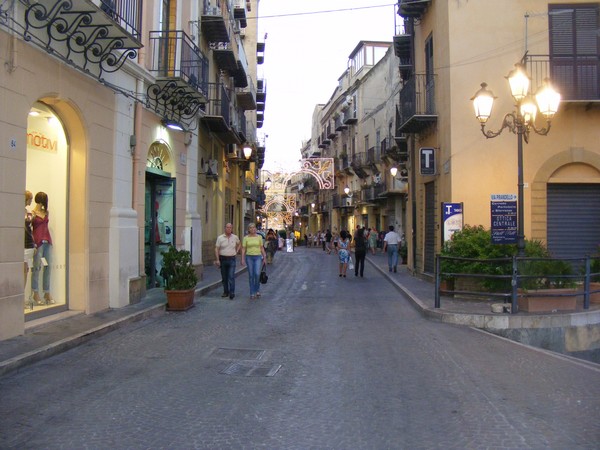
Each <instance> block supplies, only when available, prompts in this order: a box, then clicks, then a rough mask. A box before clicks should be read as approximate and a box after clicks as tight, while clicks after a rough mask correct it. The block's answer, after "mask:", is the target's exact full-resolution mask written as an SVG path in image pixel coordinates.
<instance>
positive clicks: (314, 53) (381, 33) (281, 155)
mask: <svg viewBox="0 0 600 450" xmlns="http://www.w3.org/2000/svg"><path fill="white" fill-rule="evenodd" d="M396 4H397V1H396V2H395V1H393V0H301V1H298V0H260V4H259V10H258V15H259V22H258V28H259V34H258V35H259V41H260V38H261V37H263V36H264V35H265V34H266V36H267V37H266V39H265V53H264V56H265V62H264V64H262V65H259V66H258V77H259V78H261V77H262V78H264V79H265V80H266V84H267V99H266V104H265V120H264V124H263V127H262V128H260V129H259V130H258V132H259V133H260V132H262V133H264V134H265V136H266V143H265V146H266V154H265V164H264V166H263V169H266V170H270V171H280V170H284V171H285V169H290V168H292V169H293V166H294V164H297V161H298V160H299V159H300V158H301V155H300V149H301V147H302V142H303V141H306V140H308V139H310V137H311V136H310V134H311V122H312V114H313V111H314V108H315V106H316V105H317V104H319V103H323V104H324V103H327V101H328V100H329V99H330V97H331V95H332V94H333V92H334V90H335V87H336V86H337V81H338V78H339V77H340V76H341V75H342V73H343V72H344V71H345V70H346V68H347V65H348V55H350V53H351V52H352V50H354V48H355V47H356V45H357V44H358V42H359V41H361V40H374V41H390V42H391V41H392V38H393V36H394V26H395V21H397V22H399V19H400V17H399V16H397V15H396V8H395V5H396ZM254 14H255V12H254V11H252V12H251V13H250V14H249V16H250V17H252V15H254Z"/></svg>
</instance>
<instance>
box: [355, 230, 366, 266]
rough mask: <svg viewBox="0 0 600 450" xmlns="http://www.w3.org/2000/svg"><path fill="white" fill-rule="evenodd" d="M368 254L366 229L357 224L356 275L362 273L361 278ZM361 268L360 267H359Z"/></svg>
mask: <svg viewBox="0 0 600 450" xmlns="http://www.w3.org/2000/svg"><path fill="white" fill-rule="evenodd" d="M366 256H367V239H366V237H365V229H364V228H361V227H360V225H356V232H355V233H354V257H355V258H356V261H355V262H354V276H355V277H357V276H358V274H359V273H360V276H361V278H362V277H363V274H364V272H365V257H366ZM359 268H360V269H359Z"/></svg>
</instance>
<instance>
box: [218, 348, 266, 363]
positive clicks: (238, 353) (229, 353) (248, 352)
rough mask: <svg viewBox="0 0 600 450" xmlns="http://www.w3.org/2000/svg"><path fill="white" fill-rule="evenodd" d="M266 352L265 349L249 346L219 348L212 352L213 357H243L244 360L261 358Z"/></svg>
mask: <svg viewBox="0 0 600 450" xmlns="http://www.w3.org/2000/svg"><path fill="white" fill-rule="evenodd" d="M264 354H265V350H255V349H249V348H218V349H216V350H215V351H214V352H212V355H211V356H213V357H215V358H221V359H242V360H246V361H248V360H257V361H258V360H260V359H261V358H262V357H263V355H264Z"/></svg>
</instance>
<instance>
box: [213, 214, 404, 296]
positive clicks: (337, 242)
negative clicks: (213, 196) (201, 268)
mask: <svg viewBox="0 0 600 450" xmlns="http://www.w3.org/2000/svg"><path fill="white" fill-rule="evenodd" d="M320 233H321V232H319V235H320ZM380 238H381V234H379V233H377V231H376V230H374V229H370V228H369V229H366V228H365V227H361V226H360V225H357V227H356V230H355V232H354V234H353V235H351V234H350V233H349V232H348V231H346V230H342V231H341V232H340V234H339V235H337V234H332V233H331V232H330V231H329V230H326V231H325V232H324V233H323V245H322V247H323V250H324V251H326V252H327V254H330V253H331V252H335V253H336V254H337V256H338V259H339V277H341V278H346V275H347V271H348V267H349V264H350V262H352V264H353V265H354V267H353V269H354V276H355V277H358V276H360V277H361V278H362V277H364V271H365V258H366V256H367V252H368V251H369V250H371V252H372V253H373V254H375V252H376V249H377V248H378V247H379V244H378V240H379V239H380ZM401 243H402V238H401V237H400V235H399V234H398V233H396V232H395V231H394V227H393V226H392V225H390V226H389V231H388V232H387V233H386V234H385V235H384V236H383V240H382V244H381V245H382V251H383V252H384V253H387V257H388V268H389V271H390V272H392V271H393V272H397V271H398V269H397V266H398V259H399V258H398V255H399V254H398V249H399V246H400V245H401ZM332 244H333V245H332ZM278 247H279V238H278V237H277V234H276V233H275V231H274V230H272V229H269V231H268V232H267V235H266V236H265V239H264V240H263V237H262V236H261V235H260V234H258V233H257V229H256V225H255V224H253V223H251V224H250V225H248V234H247V235H246V236H244V237H243V239H242V240H241V241H240V239H239V238H238V237H237V236H236V235H235V234H233V225H232V224H231V223H228V224H226V225H225V232H224V233H223V234H221V235H220V236H219V237H218V238H217V241H216V244H215V257H216V261H215V264H216V265H217V267H219V268H220V269H221V281H222V284H223V294H222V295H221V297H223V298H227V297H229V299H230V300H233V299H234V298H235V268H236V256H237V255H238V253H240V252H241V256H242V258H241V264H242V267H244V266H247V267H248V279H249V283H250V299H251V300H255V299H258V298H260V296H261V293H260V274H261V271H262V270H263V267H264V266H265V265H266V264H271V263H272V262H273V257H274V255H275V252H276V251H277V249H278ZM352 248H354V257H355V259H356V261H352V255H351V249H352Z"/></svg>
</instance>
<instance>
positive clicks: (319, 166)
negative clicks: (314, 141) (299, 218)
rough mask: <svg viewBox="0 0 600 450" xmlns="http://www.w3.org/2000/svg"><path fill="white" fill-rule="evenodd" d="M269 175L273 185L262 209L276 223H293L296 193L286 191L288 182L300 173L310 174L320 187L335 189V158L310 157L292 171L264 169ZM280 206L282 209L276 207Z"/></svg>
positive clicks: (267, 193)
mask: <svg viewBox="0 0 600 450" xmlns="http://www.w3.org/2000/svg"><path fill="white" fill-rule="evenodd" d="M263 172H264V173H265V174H267V175H268V179H269V180H270V181H271V185H270V187H269V189H268V191H267V192H266V195H265V197H266V198H265V203H264V205H263V207H262V208H261V209H260V211H261V212H262V213H263V215H265V216H266V217H267V220H269V221H273V222H275V223H281V222H283V223H285V224H288V225H291V224H292V223H293V216H294V214H295V213H296V205H297V202H296V194H290V193H286V192H285V191H286V189H287V186H288V183H289V182H290V180H291V179H292V177H294V176H295V175H298V174H303V173H304V174H308V175H311V176H312V177H314V178H315V179H316V180H317V183H318V185H319V189H333V188H334V186H335V170H334V165H333V158H309V159H303V160H302V161H301V166H300V170H298V171H296V172H291V173H281V172H269V171H268V170H265V171H263ZM277 206H280V207H281V209H284V210H282V211H275V210H274V209H275V208H276V207H277Z"/></svg>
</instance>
